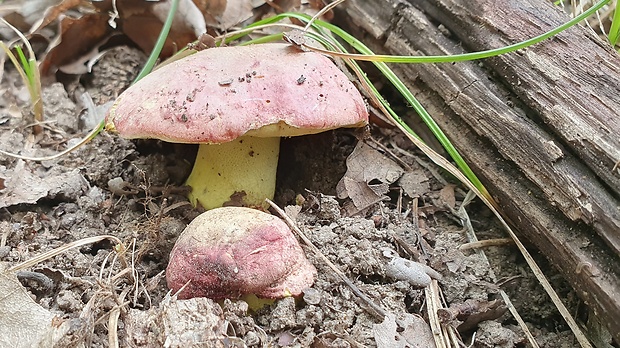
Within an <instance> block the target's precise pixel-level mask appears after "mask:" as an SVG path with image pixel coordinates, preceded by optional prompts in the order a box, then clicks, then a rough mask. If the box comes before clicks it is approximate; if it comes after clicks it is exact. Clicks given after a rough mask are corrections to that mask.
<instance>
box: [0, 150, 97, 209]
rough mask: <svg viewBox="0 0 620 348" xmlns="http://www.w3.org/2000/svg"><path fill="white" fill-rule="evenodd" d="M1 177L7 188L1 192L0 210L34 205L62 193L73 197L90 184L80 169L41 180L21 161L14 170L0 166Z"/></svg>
mask: <svg viewBox="0 0 620 348" xmlns="http://www.w3.org/2000/svg"><path fill="white" fill-rule="evenodd" d="M0 176H2V177H4V178H6V180H5V186H6V188H5V189H4V190H3V191H2V192H0V208H4V207H9V206H12V205H16V204H24V203H26V204H32V203H36V202H37V201H38V200H39V199H41V198H44V197H48V196H55V195H57V194H60V193H63V194H66V195H71V194H73V193H74V192H75V191H78V190H83V189H84V188H85V187H86V185H87V184H88V183H87V181H86V179H85V178H84V177H83V176H82V174H80V171H79V170H78V169H74V170H73V171H71V172H68V173H62V174H57V175H51V176H47V177H44V178H41V177H39V176H37V175H34V174H33V173H31V172H30V170H29V169H28V168H27V167H26V166H25V162H24V161H19V162H18V163H17V165H16V166H15V168H13V169H7V168H6V167H2V166H0Z"/></svg>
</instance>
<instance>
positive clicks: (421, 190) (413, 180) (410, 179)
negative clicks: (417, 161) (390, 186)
mask: <svg viewBox="0 0 620 348" xmlns="http://www.w3.org/2000/svg"><path fill="white" fill-rule="evenodd" d="M398 184H399V185H400V187H402V189H403V190H404V191H405V193H406V194H407V195H408V196H409V197H411V198H415V197H420V196H422V195H423V194H425V193H428V192H429V191H430V185H429V183H428V177H427V176H426V173H425V172H424V171H423V170H421V169H417V170H413V171H411V172H407V173H405V174H403V176H402V177H401V178H400V179H399V180H398Z"/></svg>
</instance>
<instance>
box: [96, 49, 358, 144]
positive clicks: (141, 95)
mask: <svg viewBox="0 0 620 348" xmlns="http://www.w3.org/2000/svg"><path fill="white" fill-rule="evenodd" d="M367 122H368V112H367V109H366V105H365V103H364V100H363V98H362V96H361V95H360V93H359V91H358V90H357V88H355V86H354V85H353V83H351V81H349V79H348V78H347V75H346V74H344V73H343V72H342V71H341V70H340V69H339V68H338V67H337V66H336V65H335V64H334V63H333V62H332V61H331V60H330V59H329V58H327V57H326V56H324V55H321V54H318V53H314V52H301V51H299V50H298V49H296V48H295V47H293V46H291V45H288V44H275V43H274V44H260V45H249V46H234V47H217V48H211V49H207V50H204V51H201V52H198V53H196V54H193V55H191V56H188V57H186V58H183V59H181V60H178V61H175V62H172V63H170V64H168V65H165V66H163V67H161V68H160V69H157V70H156V71H154V72H152V73H151V74H149V75H147V76H146V77H145V78H143V79H142V80H141V81H140V82H139V83H136V84H135V85H133V86H131V87H129V88H128V89H127V90H126V91H125V92H123V93H122V94H121V95H120V96H119V98H118V99H117V101H116V102H115V103H114V105H113V106H112V108H111V110H110V112H109V114H108V117H107V128H108V129H115V130H116V131H118V132H119V133H120V135H121V136H123V137H125V138H156V139H161V140H164V141H169V142H176V143H223V142H228V141H231V140H233V139H236V138H238V137H239V136H242V135H244V134H247V135H250V136H259V137H280V136H296V135H302V134H312V133H318V132H322V131H325V130H329V129H335V128H340V127H359V126H363V125H365V124H366V123H367Z"/></svg>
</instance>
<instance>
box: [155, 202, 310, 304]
mask: <svg viewBox="0 0 620 348" xmlns="http://www.w3.org/2000/svg"><path fill="white" fill-rule="evenodd" d="M315 276H316V269H315V268H314V266H313V265H312V264H311V263H310V262H309V261H308V260H307V259H306V256H305V255H304V252H303V250H302V249H301V247H300V246H299V243H298V242H297V239H295V236H294V235H293V233H292V232H291V230H290V229H289V227H288V226H287V225H286V223H285V222H284V221H282V220H280V219H279V218H277V217H276V216H273V215H271V214H268V213H265V212H262V211H259V210H256V209H250V208H244V207H222V208H216V209H212V210H208V211H206V212H204V213H202V214H201V215H199V216H198V217H197V218H195V219H194V220H193V221H192V222H191V223H190V224H189V225H187V227H186V228H185V230H184V231H183V232H182V233H181V235H180V236H179V239H178V240H177V242H176V244H175V245H174V248H173V249H172V252H171V254H170V262H169V263H168V268H167V269H166V280H167V283H168V287H169V288H170V289H171V290H172V291H173V292H177V291H179V290H180V289H182V290H181V292H180V293H179V294H178V296H179V298H181V299H187V298H193V297H209V298H212V299H223V298H230V299H238V298H242V297H244V296H245V295H252V294H253V295H256V296H257V297H259V298H268V299H275V298H282V297H286V296H297V295H300V294H301V292H302V290H304V289H305V288H309V287H310V286H311V285H312V283H313V282H314V277H315Z"/></svg>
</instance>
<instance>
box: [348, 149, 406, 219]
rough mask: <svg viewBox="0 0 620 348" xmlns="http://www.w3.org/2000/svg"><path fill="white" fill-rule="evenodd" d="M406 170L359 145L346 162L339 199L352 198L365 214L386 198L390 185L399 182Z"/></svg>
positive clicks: (373, 150)
mask: <svg viewBox="0 0 620 348" xmlns="http://www.w3.org/2000/svg"><path fill="white" fill-rule="evenodd" d="M403 172H404V171H403V169H402V168H401V167H400V166H398V164H396V163H395V162H394V161H392V160H391V159H389V158H387V157H385V156H384V155H383V154H381V153H379V152H378V151H377V150H375V149H373V148H372V147H370V146H368V145H366V144H365V143H364V142H359V143H358V144H357V146H356V147H355V150H353V152H352V153H351V154H350V155H349V157H348V158H347V172H346V173H345V175H344V177H343V178H342V180H340V182H338V185H337V186H336V192H337V195H338V198H340V199H344V198H351V200H352V201H353V204H354V205H355V207H356V208H357V209H358V210H363V209H365V208H367V207H369V206H370V205H372V204H375V203H377V202H379V201H380V200H382V199H383V198H385V196H384V195H385V194H386V193H387V192H388V190H389V185H390V184H391V183H393V182H394V181H396V180H398V178H400V176H401V175H402V174H403Z"/></svg>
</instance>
